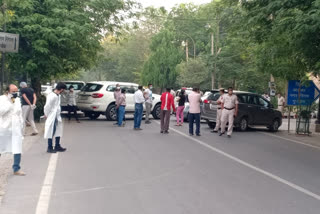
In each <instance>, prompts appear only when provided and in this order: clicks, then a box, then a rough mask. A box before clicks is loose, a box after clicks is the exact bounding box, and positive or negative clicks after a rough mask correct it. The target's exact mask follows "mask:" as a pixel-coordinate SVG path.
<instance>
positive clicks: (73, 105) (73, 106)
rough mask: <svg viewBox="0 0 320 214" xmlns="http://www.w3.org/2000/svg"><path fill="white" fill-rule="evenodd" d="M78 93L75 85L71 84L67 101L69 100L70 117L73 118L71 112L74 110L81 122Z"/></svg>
mask: <svg viewBox="0 0 320 214" xmlns="http://www.w3.org/2000/svg"><path fill="white" fill-rule="evenodd" d="M76 98H77V94H76V92H75V91H74V87H73V85H70V87H69V91H68V93H67V101H68V119H69V121H70V120H71V112H73V114H74V117H75V118H76V121H77V122H78V123H80V120H79V117H78V114H77V109H78V107H77V102H76Z"/></svg>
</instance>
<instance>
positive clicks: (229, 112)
mask: <svg viewBox="0 0 320 214" xmlns="http://www.w3.org/2000/svg"><path fill="white" fill-rule="evenodd" d="M238 104H239V102H238V97H237V95H235V94H233V88H232V87H229V88H228V94H226V95H224V96H223V99H222V100H221V108H222V115H221V132H220V134H219V136H222V135H223V134H224V133H225V130H226V125H227V122H228V123H229V125H228V133H227V135H228V137H231V134H232V130H233V122H234V118H235V117H236V116H237V115H238Z"/></svg>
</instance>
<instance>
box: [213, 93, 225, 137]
mask: <svg viewBox="0 0 320 214" xmlns="http://www.w3.org/2000/svg"><path fill="white" fill-rule="evenodd" d="M219 93H220V97H219V99H218V100H217V104H218V105H217V118H216V127H215V128H214V129H213V130H212V131H211V132H218V131H219V129H220V126H221V116H222V102H223V97H224V88H220V89H219Z"/></svg>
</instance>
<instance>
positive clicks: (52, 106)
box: [44, 92, 63, 139]
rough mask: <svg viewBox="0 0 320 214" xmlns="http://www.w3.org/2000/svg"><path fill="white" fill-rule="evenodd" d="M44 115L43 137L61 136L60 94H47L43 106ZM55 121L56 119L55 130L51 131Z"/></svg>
mask: <svg viewBox="0 0 320 214" xmlns="http://www.w3.org/2000/svg"><path fill="white" fill-rule="evenodd" d="M44 115H45V116H47V120H46V123H45V128H44V138H45V139H52V138H53V137H61V136H62V129H63V127H62V119H61V107H60V95H57V94H56V93H54V92H52V93H50V94H49V95H48V96H47V100H46V105H45V106H44ZM55 121H57V123H56V131H55V133H53V129H54V123H55ZM53 134H54V135H53Z"/></svg>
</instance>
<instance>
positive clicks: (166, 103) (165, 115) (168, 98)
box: [160, 88, 176, 134]
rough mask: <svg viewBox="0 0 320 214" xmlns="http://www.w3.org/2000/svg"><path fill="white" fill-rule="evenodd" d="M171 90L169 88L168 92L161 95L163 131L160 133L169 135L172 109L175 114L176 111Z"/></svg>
mask: <svg viewBox="0 0 320 214" xmlns="http://www.w3.org/2000/svg"><path fill="white" fill-rule="evenodd" d="M170 91H171V89H170V88H167V89H166V92H164V93H163V94H162V95H161V114H160V118H161V131H160V133H164V134H168V133H169V124H170V113H171V107H172V109H173V112H175V111H176V108H175V106H174V98H173V96H172V94H171V93H170Z"/></svg>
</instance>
